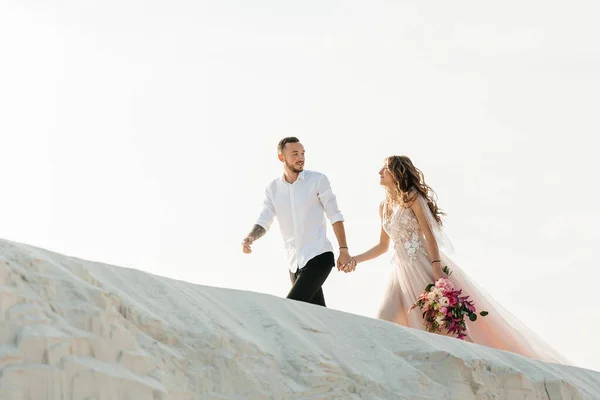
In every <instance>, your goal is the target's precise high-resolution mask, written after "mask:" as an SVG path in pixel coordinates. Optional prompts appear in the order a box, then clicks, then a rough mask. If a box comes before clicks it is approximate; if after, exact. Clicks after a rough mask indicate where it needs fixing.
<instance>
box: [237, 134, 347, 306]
mask: <svg viewBox="0 0 600 400" xmlns="http://www.w3.org/2000/svg"><path fill="white" fill-rule="evenodd" d="M277 151H278V157H279V161H281V162H282V163H283V175H282V176H281V177H279V178H277V179H275V180H273V181H272V182H271V183H270V184H269V185H268V186H267V189H266V190H265V200H264V205H263V210H262V212H261V214H260V216H259V218H258V221H257V222H256V225H254V227H253V228H252V231H251V232H250V233H249V234H248V236H247V237H246V238H245V239H244V241H243V242H242V250H243V252H244V253H246V254H249V253H251V252H252V248H251V246H252V243H253V242H254V241H256V240H257V239H258V238H260V237H262V236H263V235H264V234H265V233H266V232H267V231H268V230H269V228H270V227H271V224H272V223H273V219H274V218H275V217H277V221H278V222H279V228H280V231H281V235H282V236H283V241H284V244H285V249H286V252H287V256H288V269H289V274H290V279H291V281H292V289H291V290H290V292H289V293H288V295H287V298H288V299H293V300H298V301H304V302H308V303H312V304H317V305H321V306H323V307H325V298H324V296H323V289H322V286H323V283H325V280H326V279H327V277H328V276H329V273H330V272H331V269H332V268H333V267H334V265H335V262H334V255H333V248H332V245H331V242H329V240H328V239H327V237H326V229H327V227H326V225H325V216H327V218H328V219H329V221H330V223H331V224H332V226H333V232H334V233H335V236H336V238H337V241H338V244H339V248H340V255H339V257H338V260H337V267H338V270H339V269H341V268H345V267H346V266H347V265H350V262H351V258H350V254H349V252H348V246H347V244H346V233H345V230H344V218H343V216H342V214H341V212H340V210H339V209H338V205H337V200H336V197H335V195H334V194H333V192H332V190H331V186H330V184H329V179H327V177H326V176H325V175H324V174H322V173H319V172H315V171H307V170H304V146H302V144H301V143H300V141H299V140H298V138H295V137H286V138H284V139H282V140H281V141H280V142H279V145H278V146H277Z"/></svg>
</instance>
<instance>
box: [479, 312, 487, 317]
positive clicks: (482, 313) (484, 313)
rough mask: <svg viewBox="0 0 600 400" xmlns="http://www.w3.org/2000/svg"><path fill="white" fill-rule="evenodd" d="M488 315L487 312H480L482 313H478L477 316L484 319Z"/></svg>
mask: <svg viewBox="0 0 600 400" xmlns="http://www.w3.org/2000/svg"><path fill="white" fill-rule="evenodd" d="M488 314H489V313H488V312H487V311H482V312H480V313H479V315H481V316H482V317H485V316H486V315H488Z"/></svg>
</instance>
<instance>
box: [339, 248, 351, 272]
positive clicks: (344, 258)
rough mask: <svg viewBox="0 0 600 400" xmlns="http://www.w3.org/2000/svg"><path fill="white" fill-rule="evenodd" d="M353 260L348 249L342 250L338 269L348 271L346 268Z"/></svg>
mask: <svg viewBox="0 0 600 400" xmlns="http://www.w3.org/2000/svg"><path fill="white" fill-rule="evenodd" d="M351 261H352V259H351V258H350V254H349V253H348V250H347V249H341V250H340V256H339V257H338V259H337V269H338V271H346V268H347V267H348V265H349V264H350V262H351Z"/></svg>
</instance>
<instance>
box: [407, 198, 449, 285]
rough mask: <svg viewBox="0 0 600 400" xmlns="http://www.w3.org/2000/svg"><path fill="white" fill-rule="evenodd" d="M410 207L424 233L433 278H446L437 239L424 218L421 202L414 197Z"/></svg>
mask: <svg viewBox="0 0 600 400" xmlns="http://www.w3.org/2000/svg"><path fill="white" fill-rule="evenodd" d="M410 208H411V209H412V210H413V212H414V213H415V215H416V216H417V221H419V228H421V232H423V234H424V235H425V241H426V242H427V250H428V251H429V257H431V260H429V261H430V262H432V268H433V278H434V279H435V280H436V281H437V280H438V279H440V278H446V274H444V272H443V271H442V262H441V260H440V249H439V247H438V244H437V240H435V236H434V235H433V232H432V231H431V227H430V226H429V224H428V223H427V220H426V219H425V214H424V210H423V207H422V206H421V202H420V201H419V200H418V199H415V200H414V201H413V202H412V204H411V205H410Z"/></svg>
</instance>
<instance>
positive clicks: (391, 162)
mask: <svg viewBox="0 0 600 400" xmlns="http://www.w3.org/2000/svg"><path fill="white" fill-rule="evenodd" d="M385 165H387V167H388V170H389V171H390V173H391V174H392V176H393V177H394V181H395V182H396V186H395V189H396V190H395V193H394V192H393V191H390V190H389V189H388V190H387V196H386V197H387V201H388V203H389V202H392V201H395V202H397V203H399V204H400V205H402V206H404V207H406V206H408V205H409V204H411V203H412V202H413V201H414V200H416V198H417V193H415V192H418V193H420V194H421V195H422V196H423V197H424V198H425V201H426V202H427V205H428V206H429V210H431V213H432V214H433V216H434V218H435V220H436V221H437V222H438V223H439V224H440V225H442V215H446V214H445V213H444V212H442V210H441V209H440V208H439V207H438V205H437V202H436V200H435V198H436V197H437V195H436V194H435V192H434V191H433V189H432V188H430V187H429V186H428V185H427V184H426V183H425V177H424V175H423V172H421V170H420V169H418V168H417V167H415V166H414V164H413V163H412V161H411V160H410V158H408V157H406V156H390V157H388V158H386V159H385Z"/></svg>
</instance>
